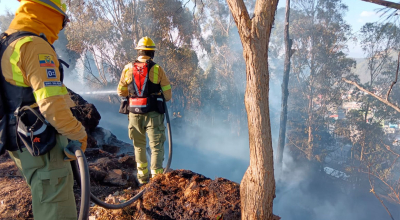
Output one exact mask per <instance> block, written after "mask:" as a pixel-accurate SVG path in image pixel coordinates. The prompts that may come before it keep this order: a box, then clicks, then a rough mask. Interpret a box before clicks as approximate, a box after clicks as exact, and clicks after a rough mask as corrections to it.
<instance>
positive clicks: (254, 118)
mask: <svg viewBox="0 0 400 220" xmlns="http://www.w3.org/2000/svg"><path fill="white" fill-rule="evenodd" d="M227 2H228V5H229V8H230V10H231V12H232V15H233V18H234V19H235V22H236V25H237V27H238V31H239V35H240V39H241V41H242V45H243V57H244V59H245V62H246V78H247V84H246V94H245V105H246V110H247V120H248V127H249V142H250V143H249V144H250V166H249V167H248V168H247V171H246V173H245V174H244V177H243V179H242V182H241V184H240V198H241V209H242V219H246V220H251V219H260V220H271V219H273V214H272V205H273V199H274V197H275V179H274V163H273V150H272V141H271V125H270V118H269V103H268V96H269V72H268V43H269V38H270V34H271V28H272V24H273V21H274V17H275V11H276V7H277V3H278V0H257V2H256V4H255V9H254V17H253V18H252V19H250V17H249V14H248V12H247V8H246V6H245V4H244V2H243V0H227Z"/></svg>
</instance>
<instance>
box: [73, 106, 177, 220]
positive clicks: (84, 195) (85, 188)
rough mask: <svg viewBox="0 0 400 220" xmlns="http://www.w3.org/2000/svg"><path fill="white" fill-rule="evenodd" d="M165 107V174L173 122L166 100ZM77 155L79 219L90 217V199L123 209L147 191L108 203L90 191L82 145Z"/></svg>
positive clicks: (169, 163) (75, 165) (76, 177)
mask: <svg viewBox="0 0 400 220" xmlns="http://www.w3.org/2000/svg"><path fill="white" fill-rule="evenodd" d="M164 108H165V115H166V119H167V129H168V144H169V153H168V162H167V166H166V167H165V169H164V174H165V173H167V172H168V170H169V168H170V166H171V161H172V134H171V123H170V119H169V114H168V108H167V105H166V103H165V102H164ZM75 155H76V157H77V162H76V161H71V166H72V170H73V173H74V178H75V180H76V181H77V183H78V185H80V186H81V208H80V212H79V218H78V219H79V220H86V219H88V218H89V208H90V200H92V202H94V203H95V204H96V205H99V206H101V207H104V208H106V209H122V208H125V207H127V206H128V205H131V204H132V203H134V202H135V201H136V200H138V199H139V198H140V197H141V196H142V195H143V193H144V192H145V191H146V188H144V189H142V190H141V191H140V192H139V193H138V194H136V195H135V196H134V197H132V198H131V199H130V200H128V201H126V202H124V203H121V204H108V203H105V202H103V201H102V200H100V199H98V198H97V197H96V196H94V195H93V194H92V193H91V192H90V175H89V166H88V164H87V160H86V157H85V155H84V154H83V153H82V151H81V149H80V147H77V148H76V150H75ZM78 165H79V168H78Z"/></svg>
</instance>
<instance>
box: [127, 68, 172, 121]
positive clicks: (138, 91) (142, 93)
mask: <svg viewBox="0 0 400 220" xmlns="http://www.w3.org/2000/svg"><path fill="white" fill-rule="evenodd" d="M132 67H133V68H132V82H131V83H130V84H129V85H128V92H129V106H128V110H129V112H131V113H134V114H144V113H148V112H151V111H157V112H159V113H160V114H164V113H165V109H164V98H163V95H161V85H160V84H157V79H158V68H159V67H158V65H157V64H156V63H155V62H153V61H152V60H147V61H146V62H144V63H141V62H139V61H135V62H134V63H133V65H132ZM151 68H153V73H154V77H153V80H154V82H152V81H151V80H150V77H149V74H150V70H151Z"/></svg>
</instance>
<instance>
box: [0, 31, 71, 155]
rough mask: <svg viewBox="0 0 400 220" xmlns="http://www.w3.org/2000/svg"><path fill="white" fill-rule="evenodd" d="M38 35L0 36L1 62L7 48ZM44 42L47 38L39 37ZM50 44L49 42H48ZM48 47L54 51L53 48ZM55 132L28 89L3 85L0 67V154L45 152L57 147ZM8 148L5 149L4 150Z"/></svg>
mask: <svg viewBox="0 0 400 220" xmlns="http://www.w3.org/2000/svg"><path fill="white" fill-rule="evenodd" d="M28 36H38V35H36V34H34V33H31V32H27V31H19V32H16V33H13V34H11V35H8V34H6V33H2V34H1V35H0V46H1V50H0V60H1V58H2V57H3V54H4V52H5V50H6V49H7V47H8V46H9V45H10V44H11V43H12V42H14V41H15V40H18V39H20V38H23V37H28ZM38 37H41V38H43V39H44V40H45V41H46V42H48V41H47V39H46V37H45V36H44V35H43V34H41V35H40V36H38ZM49 44H50V43H49ZM50 46H51V47H52V48H53V49H54V47H53V45H51V44H50ZM59 62H60V65H59V71H60V74H61V75H60V81H61V82H62V81H63V78H64V70H63V65H65V66H66V67H67V68H68V67H69V65H68V64H67V63H66V62H64V61H62V60H60V59H59ZM56 134H57V131H56V129H55V128H54V127H53V126H51V125H50V123H49V122H47V121H46V120H45V119H44V117H43V115H42V114H41V113H40V111H39V108H38V106H37V104H36V100H35V97H34V95H33V90H32V88H31V87H20V86H15V85H12V84H10V83H8V82H6V80H5V78H4V76H3V73H2V72H1V64H0V155H1V154H2V153H4V152H5V150H9V151H15V150H20V151H22V147H21V146H24V147H26V148H27V150H28V151H29V152H30V154H31V155H32V156H39V155H43V154H45V153H47V152H48V151H50V150H51V149H52V148H53V147H54V146H55V145H56ZM6 146H7V147H6Z"/></svg>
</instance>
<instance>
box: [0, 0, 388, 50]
mask: <svg viewBox="0 0 400 220" xmlns="http://www.w3.org/2000/svg"><path fill="white" fill-rule="evenodd" d="M343 2H345V4H347V5H348V6H349V11H348V12H347V13H346V17H345V19H346V21H347V22H348V23H349V24H350V25H351V26H352V29H353V31H354V32H355V31H358V30H360V28H361V27H362V25H364V24H365V23H366V22H374V21H380V20H382V18H380V16H379V15H378V13H377V9H379V8H382V7H379V6H377V5H375V4H372V3H367V2H363V1H361V0H345V1H343ZM285 4H286V1H285V0H280V2H279V7H285ZM17 7H18V1H17V0H0V14H4V13H5V11H6V10H11V11H15V10H16V8H17ZM349 55H350V57H355V58H360V57H363V54H362V51H361V49H360V48H359V47H358V46H357V44H355V43H354V42H349Z"/></svg>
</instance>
